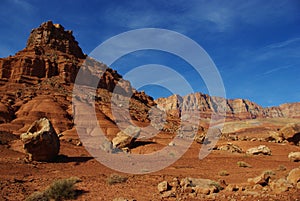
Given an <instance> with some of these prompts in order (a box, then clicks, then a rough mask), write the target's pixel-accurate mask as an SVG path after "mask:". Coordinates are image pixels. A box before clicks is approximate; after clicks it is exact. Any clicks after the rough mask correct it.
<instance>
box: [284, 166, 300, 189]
mask: <svg viewBox="0 0 300 201" xmlns="http://www.w3.org/2000/svg"><path fill="white" fill-rule="evenodd" d="M286 179H287V181H288V182H290V183H291V184H294V185H297V183H299V182H300V168H295V169H292V170H291V171H290V172H289V175H288V176H287V178H286Z"/></svg>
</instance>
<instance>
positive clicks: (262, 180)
mask: <svg viewBox="0 0 300 201" xmlns="http://www.w3.org/2000/svg"><path fill="white" fill-rule="evenodd" d="M270 177H271V176H270V174H267V173H262V174H261V175H259V176H257V177H254V178H249V179H248V183H250V184H259V185H261V186H266V185H268V183H269V180H270Z"/></svg>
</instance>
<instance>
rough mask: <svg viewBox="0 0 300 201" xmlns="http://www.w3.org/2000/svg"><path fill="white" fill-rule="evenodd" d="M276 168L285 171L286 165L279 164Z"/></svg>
mask: <svg viewBox="0 0 300 201" xmlns="http://www.w3.org/2000/svg"><path fill="white" fill-rule="evenodd" d="M277 170H278V171H285V170H286V167H285V166H284V165H279V166H278V169H277Z"/></svg>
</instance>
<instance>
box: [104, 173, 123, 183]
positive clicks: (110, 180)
mask: <svg viewBox="0 0 300 201" xmlns="http://www.w3.org/2000/svg"><path fill="white" fill-rule="evenodd" d="M127 179H128V178H127V177H125V176H122V175H118V174H111V175H110V176H109V177H108V178H107V183H108V184H109V185H113V184H117V183H124V182H126V181H127Z"/></svg>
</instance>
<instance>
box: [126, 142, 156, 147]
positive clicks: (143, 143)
mask: <svg viewBox="0 0 300 201" xmlns="http://www.w3.org/2000/svg"><path fill="white" fill-rule="evenodd" d="M149 144H156V142H152V141H135V142H134V143H133V144H132V145H131V147H130V148H131V149H134V148H137V147H140V146H145V145H149Z"/></svg>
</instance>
